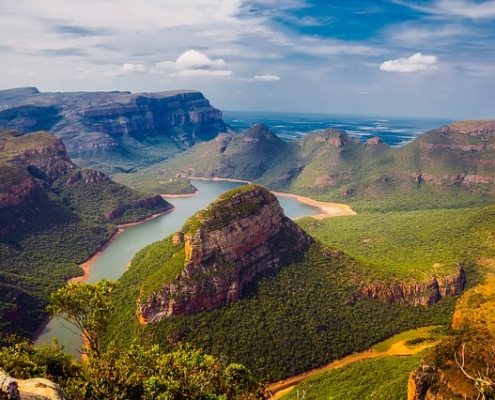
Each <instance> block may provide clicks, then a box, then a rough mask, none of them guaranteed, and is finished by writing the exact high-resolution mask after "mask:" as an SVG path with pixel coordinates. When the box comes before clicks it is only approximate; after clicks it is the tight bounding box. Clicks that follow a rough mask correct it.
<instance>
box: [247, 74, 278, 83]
mask: <svg viewBox="0 0 495 400" xmlns="http://www.w3.org/2000/svg"><path fill="white" fill-rule="evenodd" d="M253 80H254V81H258V82H274V81H279V80H280V77H279V76H277V75H269V74H265V75H256V76H255V77H254V78H253Z"/></svg>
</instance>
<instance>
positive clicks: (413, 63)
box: [380, 53, 437, 72]
mask: <svg viewBox="0 0 495 400" xmlns="http://www.w3.org/2000/svg"><path fill="white" fill-rule="evenodd" d="M436 63H437V58H436V57H435V56H431V55H423V54H421V53H416V54H413V55H412V56H411V57H409V58H399V59H397V60H388V61H385V62H384V63H382V65H380V69H381V70H382V71H387V72H418V71H426V70H429V69H435V68H436V67H437V65H436Z"/></svg>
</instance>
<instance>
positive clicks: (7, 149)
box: [0, 130, 171, 236]
mask: <svg viewBox="0 0 495 400" xmlns="http://www.w3.org/2000/svg"><path fill="white" fill-rule="evenodd" d="M0 154H1V156H2V157H1V159H0V236H4V235H6V234H8V233H9V232H12V231H14V230H16V229H17V227H19V226H20V225H21V224H24V223H26V221H27V220H29V219H33V218H36V217H37V216H39V213H40V212H42V210H43V209H44V208H45V207H46V206H47V205H48V204H49V203H51V202H52V201H53V200H54V199H56V198H57V196H58V195H60V193H61V192H64V193H63V195H62V196H61V197H63V198H61V199H58V200H59V203H61V204H59V205H58V207H63V206H62V204H64V205H67V206H69V207H70V208H71V211H76V212H77V211H78V210H77V207H78V205H81V204H82V202H84V201H91V200H84V199H81V198H83V197H84V196H86V195H88V194H89V188H90V187H95V185H100V186H98V187H99V188H100V190H101V191H102V192H103V193H102V195H101V196H98V197H97V198H99V199H101V200H102V202H106V201H108V203H109V204H110V203H111V202H112V204H113V203H115V206H114V207H113V209H112V210H111V211H107V210H108V208H109V207H107V208H106V209H105V212H102V213H100V215H99V216H97V217H96V218H95V219H99V220H105V221H108V220H112V219H115V218H118V217H120V216H121V215H122V214H124V212H125V211H126V210H131V209H132V210H135V209H146V210H149V211H150V212H149V213H148V215H144V217H146V216H149V215H151V214H153V213H156V212H162V211H164V210H166V209H167V208H170V207H171V206H170V205H169V204H168V203H167V202H166V201H165V200H163V199H162V198H161V197H160V196H152V197H147V196H143V195H140V194H137V193H134V192H132V191H131V190H130V189H128V188H125V187H124V186H122V185H118V184H116V183H115V182H112V181H111V180H110V178H108V176H107V175H105V174H104V173H102V172H100V171H97V170H89V169H88V170H81V169H79V168H78V167H77V166H76V165H75V164H74V163H73V162H72V161H71V159H70V157H69V155H68V154H67V152H66V151H65V146H64V144H63V143H62V141H61V140H60V139H59V138H57V137H56V136H54V135H52V134H50V133H48V132H44V131H40V132H35V133H32V134H26V135H24V134H21V133H19V132H15V131H6V130H0ZM104 185H106V187H105V188H103V186H104ZM76 186H77V189H76ZM76 191H77V193H76ZM131 192H132V193H131ZM75 196H78V198H77V199H75ZM117 196H118V197H119V198H118V199H117V198H116V197H117ZM123 196H127V198H122V197H123ZM71 201H73V204H72V203H71ZM104 206H105V204H93V205H92V206H91V208H92V209H93V210H97V209H98V208H101V209H104V208H105V207H104ZM87 209H88V208H86V210H87ZM126 222H127V221H126ZM129 222H131V221H129Z"/></svg>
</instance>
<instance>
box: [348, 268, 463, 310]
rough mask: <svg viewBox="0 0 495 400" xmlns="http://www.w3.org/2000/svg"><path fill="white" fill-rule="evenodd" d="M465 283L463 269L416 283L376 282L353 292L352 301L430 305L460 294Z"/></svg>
mask: <svg viewBox="0 0 495 400" xmlns="http://www.w3.org/2000/svg"><path fill="white" fill-rule="evenodd" d="M465 285H466V275H465V273H464V270H463V269H462V268H461V267H459V268H458V270H457V271H456V272H455V273H454V274H452V275H449V276H446V277H442V278H433V279H432V280H431V281H429V282H417V283H401V282H395V283H381V282H376V283H373V284H370V285H367V286H365V287H364V288H363V289H362V290H361V291H360V292H359V293H355V294H354V296H353V298H352V301H353V302H354V301H357V300H359V299H360V298H363V297H365V298H372V299H381V300H383V301H385V302H386V303H388V304H391V303H400V304H414V305H422V306H431V305H433V304H435V303H436V302H438V301H439V300H440V299H441V298H442V297H445V296H455V295H457V294H460V293H461V292H462V291H463V290H464V287H465Z"/></svg>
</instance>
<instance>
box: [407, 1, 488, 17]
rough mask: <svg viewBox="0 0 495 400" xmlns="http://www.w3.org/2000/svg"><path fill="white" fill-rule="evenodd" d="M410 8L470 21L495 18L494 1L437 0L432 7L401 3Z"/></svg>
mask: <svg viewBox="0 0 495 400" xmlns="http://www.w3.org/2000/svg"><path fill="white" fill-rule="evenodd" d="M401 4H404V5H406V6H408V7H410V8H413V9H415V10H420V11H423V12H427V13H430V14H437V15H444V16H457V17H464V18H471V19H483V18H495V1H494V0H490V1H484V2H474V1H465V0H438V1H436V2H434V4H433V5H432V6H421V5H417V4H411V3H409V2H401Z"/></svg>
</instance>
